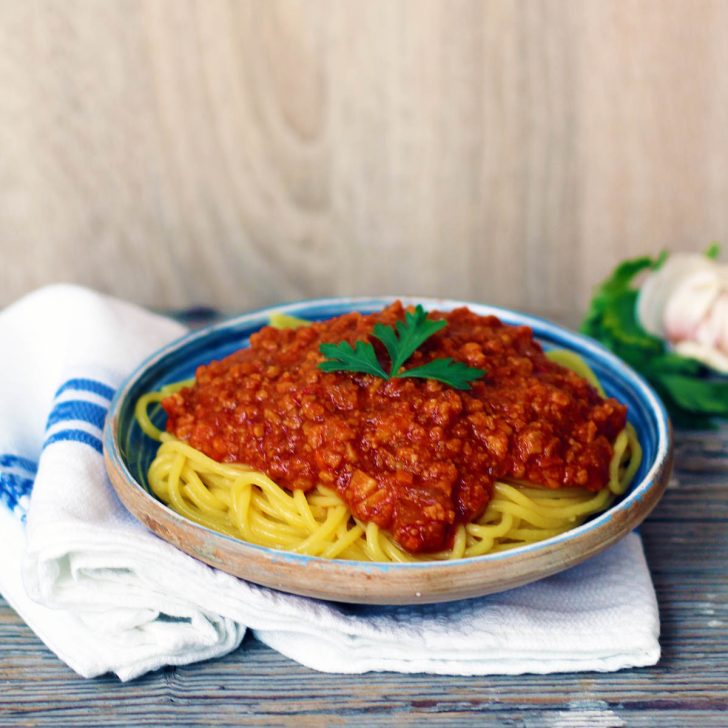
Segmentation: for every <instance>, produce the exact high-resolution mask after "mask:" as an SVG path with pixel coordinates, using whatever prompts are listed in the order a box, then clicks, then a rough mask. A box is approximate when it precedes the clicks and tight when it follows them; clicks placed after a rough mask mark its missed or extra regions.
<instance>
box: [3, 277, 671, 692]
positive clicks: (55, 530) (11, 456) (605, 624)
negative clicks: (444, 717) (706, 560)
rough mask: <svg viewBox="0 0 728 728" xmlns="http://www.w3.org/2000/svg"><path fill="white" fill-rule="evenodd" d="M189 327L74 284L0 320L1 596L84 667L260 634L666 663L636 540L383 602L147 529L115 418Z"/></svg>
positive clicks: (567, 660) (451, 663)
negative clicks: (307, 585) (122, 394)
mask: <svg viewBox="0 0 728 728" xmlns="http://www.w3.org/2000/svg"><path fill="white" fill-rule="evenodd" d="M183 332H184V328H183V327H182V326H181V325H180V324H178V323H176V322H174V321H172V320H170V319H167V318H165V317H162V316H157V315H154V314H151V313H149V312H147V311H144V310H142V309H140V308H137V307H135V306H132V305H130V304H127V303H123V302H120V301H117V300H114V299H111V298H108V297H106V296H102V295H100V294H96V293H93V292H91V291H87V290H85V289H81V288H77V287H73V286H53V287H50V288H46V289H42V290H40V291H38V292H36V293H34V294H31V295H29V296H27V297H26V298H24V299H22V300H21V301H19V302H18V303H16V304H15V305H13V306H11V307H10V308H8V309H6V310H5V311H4V312H2V313H0V341H2V342H3V356H2V358H0V504H3V505H4V507H3V505H0V533H2V535H3V545H4V549H3V550H2V552H0V592H1V593H2V594H3V596H4V597H5V598H6V599H7V601H8V602H9V603H10V604H11V605H12V606H13V607H14V609H15V610H16V611H17V612H18V613H19V614H20V616H21V617H22V618H23V619H25V621H26V622H27V623H28V624H29V625H30V627H31V628H32V629H33V630H34V631H35V632H36V633H37V634H38V635H39V637H40V638H41V639H42V640H43V641H44V642H45V643H46V644H47V645H48V647H49V648H50V649H52V650H53V651H54V652H55V653H56V654H57V655H58V656H59V657H60V658H61V659H62V660H64V661H65V662H66V663H67V664H68V665H70V666H71V667H72V668H73V669H74V670H76V671H77V672H78V673H79V674H81V675H84V676H87V677H92V676H95V675H99V674H102V673H105V672H109V671H111V672H115V673H116V674H117V675H118V676H119V677H120V678H121V679H122V680H128V679H131V678H133V677H135V676H138V675H141V674H143V673H144V672H147V671H149V670H153V669H156V668H159V667H162V666H164V665H168V664H170V665H178V664H185V663H189V662H193V661H196V660H202V659H207V658H211V657H215V656H218V655H223V654H225V653H227V652H229V651H231V650H233V649H235V648H236V647H237V646H238V645H239V644H240V642H241V640H242V638H243V636H244V634H245V630H246V629H247V628H250V629H252V630H253V631H254V633H255V635H256V636H257V637H258V638H259V639H261V640H262V641H263V642H265V643H266V644H268V645H270V646H271V647H273V648H274V649H276V650H278V651H280V652H281V653H283V654H284V655H287V656H289V657H291V658H292V659H294V660H297V661H299V662H301V663H302V664H304V665H307V666H309V667H312V668H314V669H317V670H322V671H326V672H346V673H360V672H366V671H370V670H396V671H401V672H430V673H440V674H462V675H475V674H480V675H484V674H519V673H524V672H533V673H551V672H564V671H574V670H598V671H607V670H618V669H621V668H625V667H634V666H643V665H650V664H654V663H655V662H656V661H657V660H658V658H659V653H660V648H659V643H658V634H659V619H658V612H657V605H656V601H655V594H654V590H653V588H652V583H651V580H650V576H649V571H648V569H647V566H646V563H645V559H644V555H643V551H642V545H641V541H640V538H639V537H638V536H637V535H635V534H631V535H629V536H628V537H627V538H625V539H623V540H622V541H621V542H620V543H618V544H617V545H616V546H614V547H612V548H611V549H609V550H608V551H607V552H604V553H603V554H601V555H599V556H597V557H595V558H593V559H591V560H589V561H588V562H586V563H584V564H582V565H580V566H578V567H575V568H573V569H571V570H569V571H566V572H563V573H561V574H558V575H556V576H552V577H550V578H548V579H545V580H543V581H540V582H538V583H535V584H531V585H528V586H525V587H521V588H519V589H513V590H511V591H509V592H505V593H503V594H498V595H493V596H489V597H483V598H480V599H471V600H464V601H460V602H453V603H448V604H439V605H426V606H417V607H369V606H358V605H343V604H338V605H337V604H332V603H329V602H321V601H317V600H314V599H308V598H304V597H297V596H292V595H288V594H283V593H281V592H277V591H274V590H271V589H266V588H263V587H258V586H256V585H253V584H250V583H247V582H245V581H242V580H240V579H237V578H235V577H232V576H230V575H228V574H225V573H223V572H220V571H217V570H215V569H212V568H210V567H208V566H206V565H205V564H202V563H200V562H198V561H196V560H194V559H192V558H191V557H189V556H187V555H186V554H184V553H182V552H180V551H178V550H177V549H175V548H174V547H172V546H171V545H169V544H167V543H166V542H164V541H162V540H161V539H159V538H157V537H156V536H154V535H153V534H152V533H150V532H148V531H147V530H146V529H145V528H144V527H143V526H142V525H141V524H140V523H138V522H137V521H136V520H135V519H134V518H133V517H132V516H131V515H130V514H129V513H128V512H127V511H126V510H125V509H124V507H123V506H122V505H121V503H120V502H119V501H118V500H117V498H116V496H115V494H114V491H113V489H112V487H111V485H110V483H109V482H108V480H107V478H106V474H105V471H104V465H103V460H102V456H101V441H100V437H101V428H102V426H103V420H104V416H105V414H106V411H107V409H108V406H109V401H110V398H111V396H112V394H113V391H114V389H115V388H116V387H117V386H118V385H119V384H120V382H121V381H122V379H123V378H124V377H125V376H126V375H127V374H128V373H129V372H130V371H131V370H132V369H133V367H134V366H136V365H137V364H138V363H139V362H140V361H141V360H143V358H144V357H145V356H147V355H148V354H149V353H151V352H152V351H153V350H154V349H156V348H157V347H159V346H161V345H163V344H165V343H166V342H168V341H170V340H171V339H173V338H175V337H177V336H179V335H180V334H182V333H183ZM31 491H32V493H31ZM29 496H30V498H29Z"/></svg>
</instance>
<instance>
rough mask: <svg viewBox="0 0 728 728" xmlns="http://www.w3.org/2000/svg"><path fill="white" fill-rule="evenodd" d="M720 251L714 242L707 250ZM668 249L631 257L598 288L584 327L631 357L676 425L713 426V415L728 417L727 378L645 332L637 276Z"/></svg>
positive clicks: (621, 354) (653, 266)
mask: <svg viewBox="0 0 728 728" xmlns="http://www.w3.org/2000/svg"><path fill="white" fill-rule="evenodd" d="M706 254H707V255H708V257H714V256H715V255H716V250H715V246H711V248H709V249H708V251H707V252H706ZM665 257H666V255H665V254H664V253H663V254H662V255H661V256H660V257H659V258H656V259H653V258H649V257H643V258H635V259H633V260H627V261H625V262H623V263H621V264H620V265H618V266H617V268H616V269H615V270H614V272H613V273H612V275H611V276H610V277H609V278H608V279H607V280H606V281H604V283H602V285H601V286H599V288H598V289H597V290H596V292H595V294H594V298H593V299H592V302H591V304H590V306H589V311H588V312H587V315H586V318H585V319H584V321H583V323H582V325H581V330H582V332H583V333H585V334H587V335H589V336H591V337H592V338H594V339H597V340H598V341H600V342H601V343H602V344H604V345H605V346H606V347H607V348H609V349H611V350H612V351H613V352H614V353H615V354H616V355H617V356H619V357H620V358H621V359H623V360H624V361H626V362H627V364H629V365H630V366H632V367H633V368H634V369H636V370H637V371H638V372H640V373H641V374H642V376H644V377H645V379H647V380H648V381H649V382H650V384H652V386H653V387H654V388H655V390H656V391H657V393H658V394H659V395H660V397H661V398H662V400H663V401H664V403H665V406H666V407H667V409H668V410H669V412H670V415H671V416H672V419H673V421H674V422H675V424H676V425H680V426H682V427H691V428H700V427H710V426H711V424H712V423H711V419H712V418H713V417H728V381H726V380H725V379H716V378H709V374H710V371H709V370H708V368H707V367H705V366H704V365H703V364H701V363H700V362H698V361H696V360H695V359H690V358H688V357H685V356H681V355H679V354H675V353H672V352H670V351H669V349H668V347H667V345H666V343H665V342H664V341H663V340H662V339H660V338H658V337H656V336H653V335H652V334H649V333H647V332H646V331H645V330H644V329H643V328H642V326H641V325H640V323H639V321H638V320H637V314H636V304H637V296H638V295H639V291H638V290H637V289H636V288H633V287H632V285H631V284H632V281H633V279H634V278H635V277H636V276H637V275H638V274H639V273H641V272H642V271H645V270H656V269H657V268H659V267H660V265H662V263H663V262H664V260H665Z"/></svg>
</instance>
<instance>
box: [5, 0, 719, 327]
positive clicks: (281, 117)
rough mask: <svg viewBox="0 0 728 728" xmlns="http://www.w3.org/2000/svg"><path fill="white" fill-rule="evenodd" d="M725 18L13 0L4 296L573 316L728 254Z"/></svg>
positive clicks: (710, 13) (683, 12)
mask: <svg viewBox="0 0 728 728" xmlns="http://www.w3.org/2000/svg"><path fill="white" fill-rule="evenodd" d="M727 24H728V3H727V2H725V0H694V1H693V2H685V1H684V0H616V1H615V2H603V1H602V0H581V1H580V2H573V1H571V0H531V1H529V2H518V1H516V0H512V1H511V0H483V1H480V0H452V1H451V2H439V1H438V0H371V1H370V0H341V1H337V0H309V1H304V0H239V1H234V0H198V1H197V2H195V1H193V0H187V1H184V2H183V1H182V0H146V1H145V0H106V2H96V1H95V0H69V1H68V2H63V3H59V2H54V1H53V0H28V2H23V3H17V2H14V1H13V0H0V88H2V89H3V91H2V94H0V150H1V151H0V254H1V255H2V258H3V265H2V266H0V305H4V304H7V303H9V302H11V301H12V300H14V299H15V298H16V297H18V296H19V295H21V294H23V293H24V292H26V291H28V290H31V289H32V288H34V287H36V286H38V285H41V284H43V283H47V282H50V281H56V280H71V281H77V282H80V283H85V284H88V285H92V286H94V287H97V288H100V289H102V290H105V291H109V292H112V293H115V294H118V295H120V296H123V297H127V298H130V299H133V300H136V301H138V302H140V303H144V304H148V305H155V306H163V307H179V306H187V305H191V304H194V303H206V304H212V305H216V306H218V307H221V308H223V309H226V310H231V311H238V310H243V309H246V308H249V307H252V306H257V305H263V304H268V303H274V302H279V301H282V300H287V299H296V298H303V297H312V296H319V295H337V294H377V293H418V294H422V295H447V296H455V297H458V298H465V299H467V298H470V299H473V300H479V301H486V302H490V303H495V304H500V305H506V306H513V307H518V308H523V309H526V310H539V311H541V312H542V313H546V314H547V315H554V316H557V317H559V318H562V319H564V318H566V319H567V320H568V321H570V322H575V321H576V320H578V318H579V313H580V311H581V310H583V307H584V306H585V304H586V301H587V299H588V295H589V292H590V290H591V288H592V286H593V285H594V284H595V283H596V282H597V281H598V280H599V279H601V278H602V277H603V276H604V275H605V274H606V273H607V272H608V270H609V269H610V268H611V266H612V265H613V264H614V263H615V262H616V261H617V260H618V259H619V258H622V257H625V256H627V255H632V254H638V253H641V252H645V251H647V252H655V251H657V250H659V249H660V248H663V247H665V248H668V249H695V250H699V249H702V248H704V247H705V246H706V244H707V243H708V242H709V241H710V240H712V239H723V240H728V235H727V233H728V205H726V204H725V200H726V199H728V152H727V151H726V150H728V74H726V73H725V72H724V71H725V68H726V67H728V44H726V43H725V42H724V28H725V27H727Z"/></svg>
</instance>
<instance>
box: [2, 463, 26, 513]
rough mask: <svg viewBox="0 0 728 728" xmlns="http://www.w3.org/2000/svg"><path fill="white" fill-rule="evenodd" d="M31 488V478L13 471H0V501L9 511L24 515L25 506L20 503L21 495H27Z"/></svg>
mask: <svg viewBox="0 0 728 728" xmlns="http://www.w3.org/2000/svg"><path fill="white" fill-rule="evenodd" d="M31 490H33V480H32V479H31V478H24V477H23V476H22V475H17V474H15V473H0V503H3V504H4V505H5V506H6V507H7V508H8V509H9V510H10V511H12V512H16V513H17V512H18V511H20V514H21V515H24V513H25V508H23V506H21V505H20V499H21V498H23V496H29V495H30V491H31Z"/></svg>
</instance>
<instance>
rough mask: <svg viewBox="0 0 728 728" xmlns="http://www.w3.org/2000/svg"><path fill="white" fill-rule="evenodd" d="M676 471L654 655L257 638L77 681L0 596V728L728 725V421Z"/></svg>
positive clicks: (661, 561) (658, 540)
mask: <svg viewBox="0 0 728 728" xmlns="http://www.w3.org/2000/svg"><path fill="white" fill-rule="evenodd" d="M676 442H677V468H676V471H675V477H674V478H673V481H672V483H671V485H670V487H669V488H668V490H667V492H666V494H665V496H664V498H663V500H662V501H661V503H660V505H659V506H658V507H657V509H656V510H655V512H654V513H653V514H652V516H651V517H650V518H649V519H648V521H647V522H646V523H645V524H644V526H643V528H642V533H643V535H644V542H645V547H646V551H647V557H648V560H649V564H650V567H651V569H652V574H653V577H654V581H655V586H656V588H657V595H658V599H659V603H660V613H661V618H662V638H661V643H662V659H661V660H660V663H659V664H658V665H656V666H655V667H651V668H643V669H638V670H624V671H622V672H618V673H611V674H600V673H577V674H567V675H546V676H540V675H522V676H517V677H443V676H432V675H399V674H394V673H372V674H367V675H353V676H350V675H345V676H344V675H326V674H321V673H317V672H314V671H313V670H309V669H307V668H305V667H301V666H300V665H298V664H297V663H295V662H292V661H290V660H288V659H287V658H285V657H282V656H281V655H279V654H277V653H276V652H274V651H272V650H270V649H269V648H267V647H265V646H264V645H262V644H260V643H259V642H257V641H255V640H254V639H246V641H245V642H244V644H243V645H242V647H241V648H240V649H239V650H237V651H235V652H234V653H232V654H230V655H228V656H227V657H225V658H222V659H219V660H215V661H211V662H206V663H202V664H196V665H190V666H187V667H178V668H167V669H164V670H162V671H160V672H156V673H154V674H151V675H146V676H145V677H142V678H140V679H138V680H136V681H133V682H131V683H126V684H122V683H120V682H119V681H118V680H117V679H116V678H115V677H109V676H107V677H103V678H98V679H94V680H83V679H81V678H79V677H77V676H76V675H75V674H74V673H73V672H71V670H70V669H69V668H67V667H66V666H65V665H64V664H62V663H61V662H60V661H59V660H57V659H56V657H55V656H54V655H52V654H51V653H50V652H49V651H48V650H47V649H46V648H45V647H44V646H43V644H42V643H41V642H40V641H39V640H38V638H37V637H35V635H34V634H33V633H32V632H31V631H30V630H29V629H28V628H27V627H26V626H25V624H23V622H22V621H21V620H20V618H19V617H18V616H17V615H16V614H15V613H14V612H13V611H12V610H11V609H10V608H9V607H8V606H7V605H6V604H5V603H4V602H2V600H0V645H2V651H1V652H0V681H2V690H0V725H2V726H9V725H54V726H57V725H72V726H98V725H104V726H109V725H132V724H135V725H144V726H157V725H185V726H186V725H222V724H225V725H230V724H233V725H236V724H237V725H241V724H256V725H261V724H265V725H290V724H296V725H301V724H304V725H311V724H313V725H340V724H344V725H345V724H357V725H366V726H368V725H379V724H387V723H393V722H395V721H396V722H397V723H398V724H408V723H416V722H420V721H426V722H427V725H428V728H429V727H430V726H438V725H445V724H453V723H455V724H457V723H467V722H474V723H478V724H494V725H499V726H540V725H546V726H582V725H584V726H587V725H588V726H622V725H627V726H655V725H660V726H661V727H662V726H673V725H674V726H691V725H700V726H725V725H728V712H727V711H728V533H726V524H728V427H723V428H722V429H721V430H718V431H716V432H709V433H685V432H680V433H677V438H676Z"/></svg>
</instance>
